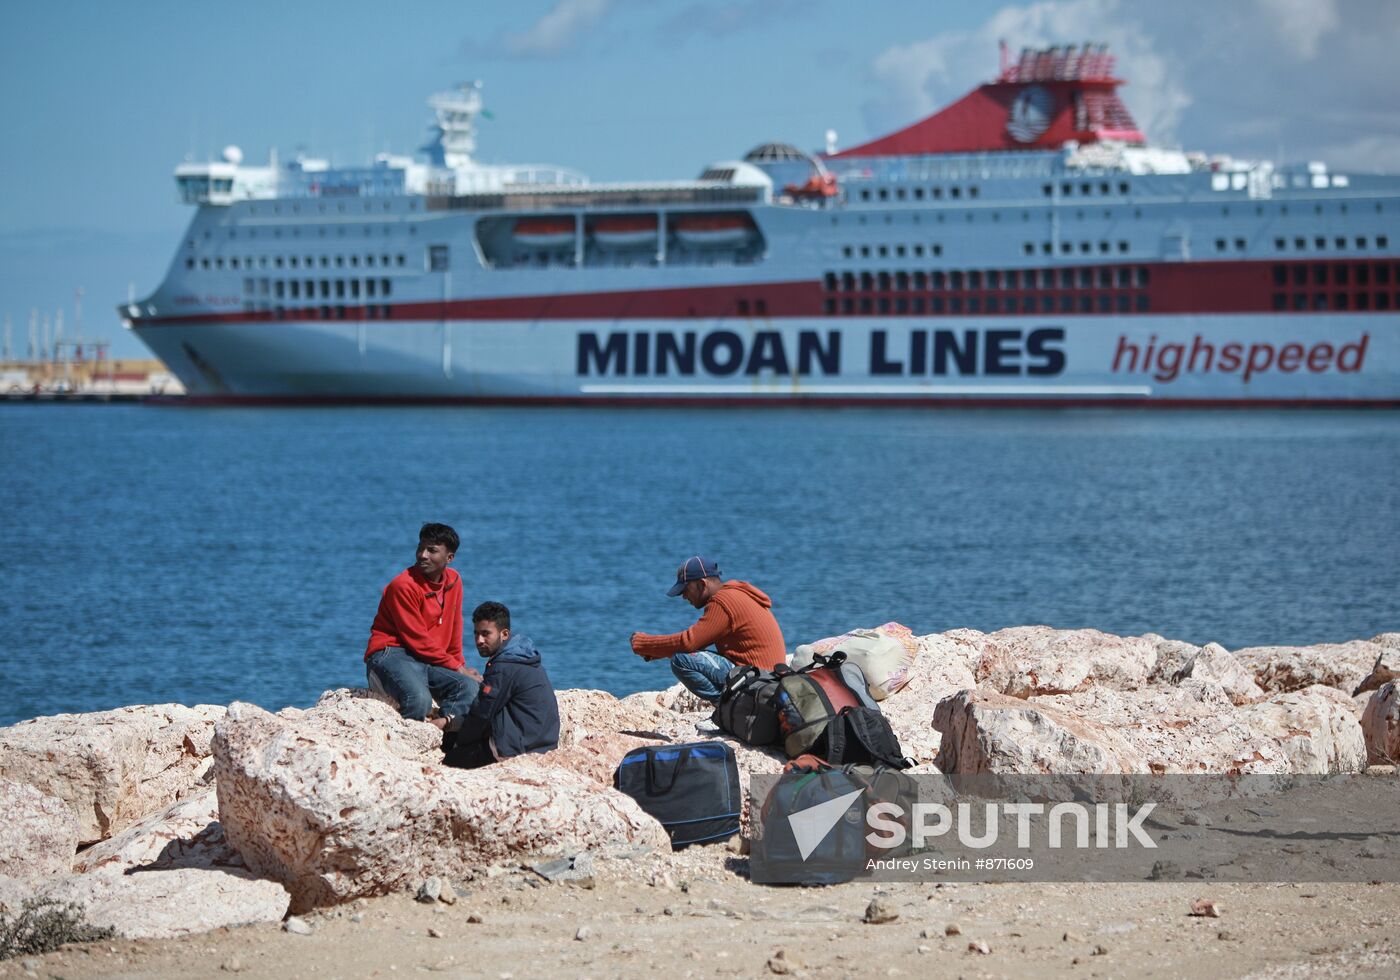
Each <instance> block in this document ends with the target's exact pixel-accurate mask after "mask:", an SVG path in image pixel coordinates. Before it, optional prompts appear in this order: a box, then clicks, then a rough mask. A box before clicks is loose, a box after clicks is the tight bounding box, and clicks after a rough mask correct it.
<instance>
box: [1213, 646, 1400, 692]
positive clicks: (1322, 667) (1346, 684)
mask: <svg viewBox="0 0 1400 980" xmlns="http://www.w3.org/2000/svg"><path fill="white" fill-rule="evenodd" d="M1395 635H1396V634H1393V633H1382V634H1381V635H1380V636H1378V637H1376V638H1375V639H1374V640H1352V641H1350V642H1348V643H1318V644H1316V645H1314V646H1307V647H1247V648H1245V649H1243V650H1236V651H1235V652H1234V654H1235V659H1236V660H1238V661H1239V662H1240V663H1242V664H1243V665H1244V667H1245V669H1246V670H1249V671H1250V672H1251V673H1253V674H1254V679H1255V680H1256V681H1258V683H1259V686H1260V687H1262V688H1264V690H1266V691H1269V692H1275V691H1299V690H1302V689H1303V688H1306V687H1312V686H1313V685H1314V684H1325V685H1327V686H1328V687H1335V688H1337V689H1338V690H1340V691H1344V692H1346V693H1347V694H1348V695H1351V694H1353V693H1355V692H1356V691H1357V688H1358V687H1360V686H1361V684H1362V682H1363V681H1365V680H1366V679H1367V678H1368V677H1370V676H1371V674H1372V673H1373V669H1375V668H1376V667H1377V660H1380V665H1379V666H1380V667H1381V668H1384V669H1386V670H1388V671H1389V676H1390V677H1394V676H1397V671H1400V645H1396V644H1393V643H1391V642H1390V641H1391V638H1392V637H1394V636H1395ZM1380 683H1381V682H1380V681H1377V683H1376V684H1375V685H1374V686H1375V687H1379V686H1380Z"/></svg>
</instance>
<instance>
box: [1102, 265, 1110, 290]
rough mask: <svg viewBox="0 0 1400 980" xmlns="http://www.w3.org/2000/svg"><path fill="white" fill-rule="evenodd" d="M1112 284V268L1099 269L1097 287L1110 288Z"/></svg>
mask: <svg viewBox="0 0 1400 980" xmlns="http://www.w3.org/2000/svg"><path fill="white" fill-rule="evenodd" d="M1112 286H1113V270H1112V269H1100V270H1099V288H1100V289H1109V288H1111V287H1112Z"/></svg>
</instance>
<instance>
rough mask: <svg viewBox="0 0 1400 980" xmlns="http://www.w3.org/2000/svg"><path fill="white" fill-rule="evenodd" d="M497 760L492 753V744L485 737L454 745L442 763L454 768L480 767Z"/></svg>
mask: <svg viewBox="0 0 1400 980" xmlns="http://www.w3.org/2000/svg"><path fill="white" fill-rule="evenodd" d="M495 761H496V757H495V756H494V755H492V754H491V746H490V745H489V744H488V743H487V741H486V739H484V738H483V739H480V740H479V741H475V742H458V743H457V744H455V745H453V746H452V748H451V749H449V750H448V753H447V757H446V758H444V759H443V760H442V764H443V765H445V766H451V767H453V768H454V769H480V768H481V767H482V766H489V765H491V764H492V763H493V762H495Z"/></svg>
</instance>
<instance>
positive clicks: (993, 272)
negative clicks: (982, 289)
mask: <svg viewBox="0 0 1400 980" xmlns="http://www.w3.org/2000/svg"><path fill="white" fill-rule="evenodd" d="M987 288H988V289H1000V288H1001V272H1000V271H999V270H997V269H989V270H988V271H987Z"/></svg>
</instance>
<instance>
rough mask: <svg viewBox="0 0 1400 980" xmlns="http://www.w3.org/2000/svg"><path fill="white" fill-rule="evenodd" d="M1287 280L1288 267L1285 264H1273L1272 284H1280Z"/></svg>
mask: <svg viewBox="0 0 1400 980" xmlns="http://www.w3.org/2000/svg"><path fill="white" fill-rule="evenodd" d="M1287 281H1288V267H1287V266H1285V265H1276V266H1274V285H1275V286H1282V285H1283V284H1284V283H1285V282H1287Z"/></svg>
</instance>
